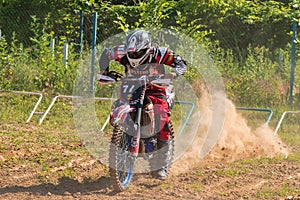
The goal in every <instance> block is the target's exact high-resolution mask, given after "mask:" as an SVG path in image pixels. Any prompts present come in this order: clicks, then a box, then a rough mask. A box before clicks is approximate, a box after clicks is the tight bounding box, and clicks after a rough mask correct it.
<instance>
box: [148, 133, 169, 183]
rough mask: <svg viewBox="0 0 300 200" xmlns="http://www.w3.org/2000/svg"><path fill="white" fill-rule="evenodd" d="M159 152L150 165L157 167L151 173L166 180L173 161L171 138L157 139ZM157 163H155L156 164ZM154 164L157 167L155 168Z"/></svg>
mask: <svg viewBox="0 0 300 200" xmlns="http://www.w3.org/2000/svg"><path fill="white" fill-rule="evenodd" d="M155 153H157V154H156V155H155V156H154V158H153V159H152V161H150V166H151V167H152V169H155V170H153V171H152V172H151V175H152V176H153V177H155V178H158V179H161V180H165V179H166V178H167V176H168V172H169V169H170V165H171V162H172V142H171V140H161V139H159V138H158V139H157V151H156V152H155ZM154 163H155V164H154ZM153 165H155V167H154V168H153Z"/></svg>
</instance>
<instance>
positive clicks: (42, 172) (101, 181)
mask: <svg viewBox="0 0 300 200" xmlns="http://www.w3.org/2000/svg"><path fill="white" fill-rule="evenodd" d="M200 106H201V105H200ZM205 113H206V114H207V115H209V114H210V110H209V109H208V110H206V111H205ZM226 116H227V117H226V118H229V119H230V120H229V121H227V123H225V126H224V131H223V133H222V135H221V137H220V138H219V140H218V143H217V145H216V146H215V147H214V149H213V150H212V151H211V152H210V154H209V155H208V156H206V158H205V159H202V160H200V159H199V158H198V157H197V155H198V154H197V153H198V152H199V146H198V144H197V138H196V140H195V143H194V144H193V145H192V146H191V148H190V149H189V151H188V152H187V153H186V154H185V155H184V156H183V157H182V158H180V159H179V160H177V161H176V162H175V163H174V164H173V166H172V170H171V173H170V176H169V178H168V180H167V181H159V180H154V179H152V178H151V177H150V176H149V175H141V174H138V175H135V176H134V180H133V181H132V182H133V184H132V186H131V187H130V188H129V190H128V191H125V192H122V193H114V191H113V189H112V188H111V186H110V183H109V176H108V169H107V167H106V166H103V165H101V164H100V163H99V162H97V161H96V160H95V159H94V158H93V157H92V156H90V155H89V154H88V153H77V150H76V149H77V148H78V149H80V148H81V149H83V148H82V146H81V144H80V143H78V142H76V141H75V142H74V141H69V142H68V141H66V138H71V137H66V138H61V141H59V140H57V138H56V140H53V141H51V142H48V143H43V145H42V146H41V144H37V141H35V140H34V139H33V138H34V137H35V136H34V134H36V137H35V138H38V137H41V136H42V135H46V136H49V135H52V136H53V135H59V137H62V136H61V135H62V133H61V132H59V131H57V132H56V131H52V130H39V128H37V127H30V126H26V127H25V128H24V127H23V126H22V125H19V124H1V125H0V131H1V132H0V136H1V141H2V143H3V146H2V147H5V148H6V149H3V150H1V149H0V150H1V151H0V164H1V165H0V166H1V170H0V199H54V200H55V199H148V198H149V199H298V200H299V199H300V190H299V188H300V163H299V153H297V154H296V152H299V151H300V149H299V146H296V147H291V148H289V154H290V155H295V156H292V157H290V158H288V159H285V156H286V155H287V153H288V150H287V147H286V146H285V145H284V144H283V143H282V142H281V140H280V139H279V138H277V137H274V135H273V131H272V130H271V129H270V128H269V127H267V126H261V127H260V128H258V129H257V130H255V131H252V130H251V129H250V128H249V127H248V126H247V123H246V121H245V120H244V119H243V118H242V117H241V116H240V115H238V114H237V113H236V111H235V109H234V106H233V104H232V103H231V102H230V101H227V111H226ZM209 124H210V122H205V123H203V124H202V125H201V126H202V127H201V128H200V130H204V131H205V130H207V126H208V125H209ZM7 130H9V131H11V132H15V133H17V136H18V134H19V133H22V134H21V136H22V137H24V138H21V140H23V141H22V142H24V140H28V141H27V143H28V144H30V145H32V146H31V147H30V148H27V150H26V151H25V150H24V149H25V148H24V149H23V148H18V147H17V146H13V145H12V144H10V141H9V139H10V138H9V136H6V135H5V132H6V131H7ZM1 133H3V134H1ZM41 134H42V135H41ZM29 136H30V137H31V138H26V137H29ZM13 139H14V140H13V142H18V140H16V139H15V138H13ZM29 139H30V140H33V142H32V143H30V141H29ZM50 139H51V138H50ZM198 139H199V138H198ZM52 151H53V152H59V153H60V154H61V155H60V156H61V157H67V156H69V157H70V158H71V159H70V160H69V161H68V162H66V163H62V164H61V166H60V167H50V168H49V169H47V168H45V163H44V162H49V163H46V164H47V166H48V165H49V166H51V159H52V158H47V157H42V158H40V157H38V156H43V155H48V154H46V153H44V152H47V153H49V152H50V154H49V155H51V156H52V154H51V152H52ZM43 153H44V154H43ZM260 157H261V158H260ZM53 159H54V160H53V162H54V161H55V162H57V157H56V155H55V154H54V153H53ZM68 169H70V170H68ZM46 172H47V173H46Z"/></svg>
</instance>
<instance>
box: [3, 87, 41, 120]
mask: <svg viewBox="0 0 300 200" xmlns="http://www.w3.org/2000/svg"><path fill="white" fill-rule="evenodd" d="M0 92H7V93H13V94H22V95H36V96H39V99H38V101H37V102H36V104H35V106H34V108H33V110H32V111H31V113H30V114H29V117H28V118H27V120H26V123H29V122H30V120H31V118H32V116H33V114H42V113H41V112H35V111H36V109H37V107H38V106H39V104H40V103H41V101H42V98H43V94H42V93H38V92H22V91H12V90H0Z"/></svg>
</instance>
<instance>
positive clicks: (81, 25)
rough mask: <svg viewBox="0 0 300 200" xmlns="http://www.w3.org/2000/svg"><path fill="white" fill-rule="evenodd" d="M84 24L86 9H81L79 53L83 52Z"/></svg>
mask: <svg viewBox="0 0 300 200" xmlns="http://www.w3.org/2000/svg"><path fill="white" fill-rule="evenodd" d="M83 25H84V11H83V10H81V11H80V31H79V55H81V52H82V40H83Z"/></svg>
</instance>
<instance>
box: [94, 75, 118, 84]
mask: <svg viewBox="0 0 300 200" xmlns="http://www.w3.org/2000/svg"><path fill="white" fill-rule="evenodd" d="M97 81H99V83H101V84H111V83H115V82H116V80H115V79H113V78H111V77H109V76H106V75H103V74H100V73H99V74H97Z"/></svg>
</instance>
